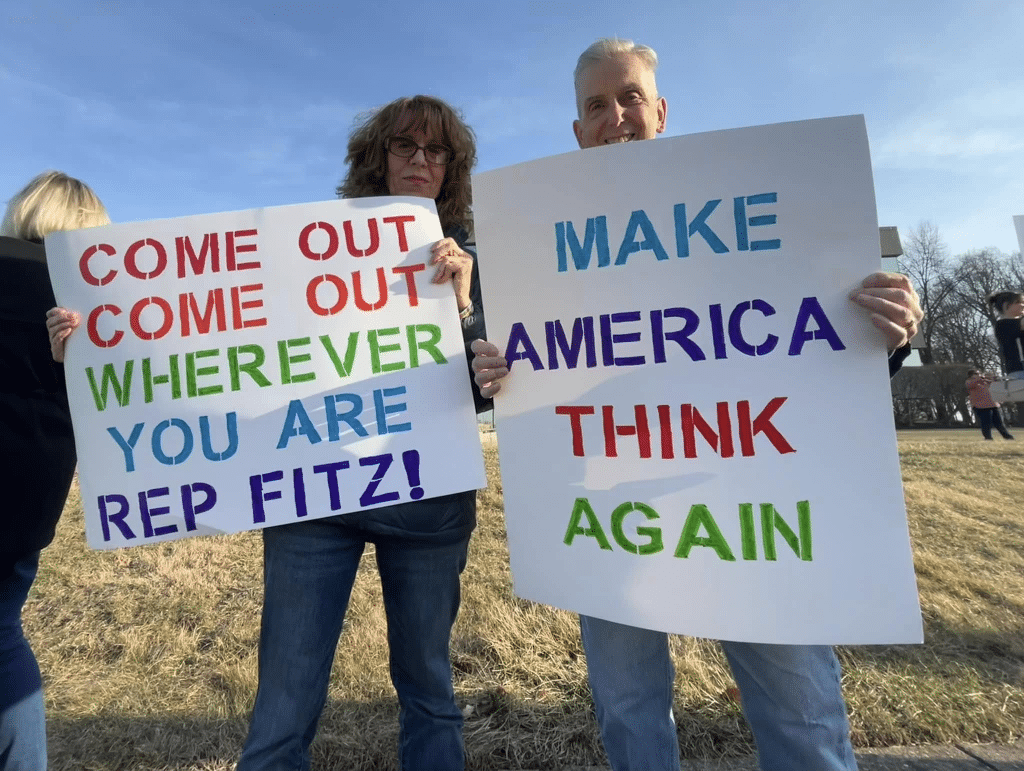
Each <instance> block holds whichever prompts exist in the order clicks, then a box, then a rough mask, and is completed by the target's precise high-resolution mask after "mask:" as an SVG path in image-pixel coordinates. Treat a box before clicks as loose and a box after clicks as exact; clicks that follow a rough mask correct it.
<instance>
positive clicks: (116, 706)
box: [25, 431, 1024, 771]
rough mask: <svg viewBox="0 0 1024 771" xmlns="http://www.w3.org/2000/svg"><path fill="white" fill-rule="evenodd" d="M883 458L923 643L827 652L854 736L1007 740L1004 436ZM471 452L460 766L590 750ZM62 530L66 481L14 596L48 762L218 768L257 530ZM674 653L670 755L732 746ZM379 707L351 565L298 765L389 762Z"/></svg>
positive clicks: (1016, 615) (179, 770)
mask: <svg viewBox="0 0 1024 771" xmlns="http://www.w3.org/2000/svg"><path fill="white" fill-rule="evenodd" d="M1020 433H1021V434H1022V436H1021V439H1022V440H1024V431H1021V432H1020ZM1018 446H1019V449H1018ZM900 452H901V455H902V458H903V473H904V483H905V485H906V492H907V505H908V510H909V513H910V529H911V534H912V537H913V541H914V546H915V563H916V566H917V572H918V581H919V585H920V590H921V601H922V606H923V609H924V615H925V622H926V643H925V645H923V646H900V647H870V648H846V649H843V650H842V651H841V654H840V655H841V657H842V659H843V664H844V668H845V680H844V682H845V692H846V696H847V699H848V701H849V706H850V710H851V714H852V723H853V732H854V741H855V743H856V744H858V745H860V746H882V745H890V744H913V743H929V742H945V741H962V742H985V741H1001V740H1009V739H1011V738H1015V737H1016V736H1019V735H1020V733H1021V731H1022V730H1024V729H1022V726H1024V517H1022V516H1021V510H1022V506H1021V501H1022V500H1024V474H1022V471H1024V441H1020V442H1019V445H1018V444H1017V443H1010V442H1002V441H1001V440H1000V441H998V442H982V441H981V438H980V435H978V434H977V433H976V432H932V433H925V432H919V433H916V434H915V433H908V434H904V435H902V436H901V438H900ZM486 457H487V468H488V473H489V476H490V481H491V483H490V487H489V488H488V490H486V491H482V492H481V493H480V525H479V528H478V530H477V532H476V535H475V536H474V538H473V542H472V546H471V551H470V562H469V566H468V568H467V569H466V574H465V578H464V603H463V609H462V613H461V615H460V617H459V621H458V624H457V625H456V628H455V633H454V639H453V646H452V657H453V661H454V665H455V673H456V692H457V695H458V698H459V700H460V704H461V705H463V706H464V707H465V710H466V712H467V713H468V719H467V721H466V749H467V753H468V760H469V767H470V768H471V769H495V768H559V767H563V766H566V765H573V764H590V763H599V762H603V755H602V753H601V750H600V745H599V741H598V737H597V729H596V725H595V723H594V720H593V717H592V713H591V704H590V699H589V694H588V690H587V686H586V666H585V663H584V661H583V657H582V650H581V648H580V642H579V633H578V629H577V626H576V621H575V617H574V616H573V615H571V614H569V613H565V612H562V611H557V610H553V609H551V608H547V607H543V606H538V605H534V604H532V603H528V602H524V601H521V600H518V599H516V598H515V597H513V596H512V594H511V591H510V575H509V570H508V554H507V551H506V547H505V529H504V523H503V520H502V502H501V482H500V479H499V475H498V469H497V459H496V455H495V452H494V450H493V448H491V449H488V450H487V452H486ZM82 529H83V526H82V515H81V510H80V506H79V501H78V500H77V498H76V497H75V496H73V497H72V499H71V500H69V502H68V506H67V510H66V512H65V516H64V519H63V521H62V523H61V526H60V528H59V531H58V535H57V540H56V541H55V543H54V544H53V545H52V546H51V547H50V548H49V549H48V550H47V551H46V552H45V553H44V559H43V564H42V568H41V572H40V577H39V579H38V581H37V582H36V585H35V588H34V590H33V593H32V596H31V598H30V600H29V603H28V605H27V607H26V609H25V622H26V628H27V631H28V634H29V635H30V637H31V639H32V641H33V645H34V647H35V649H36V652H37V654H38V656H39V659H40V664H41V666H42V669H43V671H44V675H45V678H46V682H47V686H46V695H47V707H48V710H49V732H50V753H51V767H52V768H53V769H55V770H56V771H63V770H64V769H69V770H70V769H75V771H79V770H80V769H89V770H94V771H100V770H102V771H112V770H113V769H133V770H135V769H147V770H153V771H156V770H157V769H161V770H166V771H172V770H173V771H184V769H196V770H198V769H203V770H204V771H225V770H226V769H230V768H233V763H234V761H235V759H236V757H237V755H238V752H239V748H240V747H241V743H242V740H243V738H244V733H245V727H246V719H247V715H248V710H249V708H250V705H251V701H252V698H253V695H254V693H255V689H256V642H257V635H258V626H259V609H260V599H261V597H260V595H261V584H260V541H259V537H258V534H255V533H246V534H241V535H234V536H226V537H219V538H201V539H194V540H187V541H179V542H175V543H172V544H163V545H155V546H149V547H136V548H132V549H126V550H121V551H116V552H103V553H100V552H90V551H88V550H87V549H86V548H85V545H84V542H83V537H82ZM673 646H674V652H675V655H676V663H677V668H678V676H677V682H676V694H677V696H676V706H675V711H676V716H677V719H678V722H679V736H680V740H681V743H682V746H683V752H684V755H686V756H689V757H701V756H702V757H713V756H720V755H725V754H734V753H739V752H745V751H748V750H749V749H750V739H749V734H748V732H747V729H746V726H745V724H744V722H743V719H742V717H741V715H740V711H739V707H738V705H737V704H736V702H735V700H733V699H732V698H730V697H729V695H728V689H729V688H730V687H731V685H732V681H731V678H730V676H729V673H728V669H727V668H726V666H725V664H724V661H723V659H722V656H721V654H720V652H719V650H718V648H717V646H716V645H715V644H713V643H710V642H708V641H704V640H694V639H689V638H679V639H675V640H674V641H673ZM396 714H397V706H396V702H395V699H394V693H393V691H392V689H391V685H390V682H389V681H388V674H387V665H386V641H385V638H384V625H383V614H382V610H381V599H380V589H379V586H378V582H377V579H376V573H375V569H374V567H373V561H372V559H370V560H364V565H363V567H362V568H361V570H360V574H359V577H358V580H357V583H356V587H355V590H354V591H353V595H352V604H351V608H350V610H349V616H348V623H347V626H346V630H345V633H344V635H343V637H342V641H341V645H340V646H339V649H338V655H337V658H336V661H335V666H334V672H333V675H332V680H331V691H330V698H329V702H328V706H327V709H326V710H325V712H324V716H323V720H322V722H321V726H320V732H319V735H318V737H317V740H316V743H315V745H314V746H315V761H314V766H315V767H318V768H324V769H326V768H345V769H393V768H395V751H394V747H395V741H396V735H397V729H396V725H395V722H396V721H395V717H396Z"/></svg>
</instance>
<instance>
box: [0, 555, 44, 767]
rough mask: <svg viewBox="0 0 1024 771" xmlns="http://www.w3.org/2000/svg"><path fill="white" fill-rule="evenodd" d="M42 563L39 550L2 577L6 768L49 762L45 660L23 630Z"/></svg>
mask: <svg viewBox="0 0 1024 771" xmlns="http://www.w3.org/2000/svg"><path fill="white" fill-rule="evenodd" d="M38 567H39V552H37V551H36V552H32V553H31V554H28V555H26V556H24V557H22V558H21V559H20V560H19V561H18V562H16V563H14V569H13V572H12V573H11V575H10V576H8V577H7V578H3V579H0V770H2V771H36V770H37V769H45V768H46V717H45V715H44V713H43V681H42V678H41V677H40V675H39V664H38V663H36V657H35V654H33V653H32V649H31V648H30V647H29V644H28V640H26V639H25V635H24V634H23V633H22V628H21V609H22V607H24V605H25V600H26V598H27V597H28V590H29V589H30V588H31V586H32V581H33V580H34V579H35V577H36V570H37V569H38Z"/></svg>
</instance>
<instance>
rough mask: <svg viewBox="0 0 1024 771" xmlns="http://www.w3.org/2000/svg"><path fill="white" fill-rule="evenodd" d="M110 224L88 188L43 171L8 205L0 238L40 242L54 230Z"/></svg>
mask: <svg viewBox="0 0 1024 771" xmlns="http://www.w3.org/2000/svg"><path fill="white" fill-rule="evenodd" d="M109 224H110V217H109V216H108V215H107V210H106V209H105V208H104V206H103V203H102V202H101V201H100V199H99V198H97V196H96V194H95V193H94V192H93V191H92V190H90V189H89V186H88V185H86V184H85V183H84V182H82V181H80V180H77V179H75V178H74V177H69V176H68V175H67V174H64V173H63V172H60V171H44V172H43V173H42V174H40V175H39V176H37V177H35V178H34V179H33V180H32V181H31V182H29V183H28V184H27V185H25V187H23V188H22V189H21V190H20V191H19V192H18V193H17V194H16V195H15V196H14V197H13V198H11V200H10V201H9V202H8V203H7V212H6V213H5V214H4V220H3V223H2V224H0V235H4V236H12V237H14V238H21V239H24V240H26V241H42V240H43V238H45V237H46V236H47V235H48V234H49V233H53V232H54V231H57V230H78V229H79V228H91V227H96V226H97V225H109Z"/></svg>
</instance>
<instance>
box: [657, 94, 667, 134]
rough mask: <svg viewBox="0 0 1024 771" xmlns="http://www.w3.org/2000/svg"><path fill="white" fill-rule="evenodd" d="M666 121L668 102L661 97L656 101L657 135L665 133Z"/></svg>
mask: <svg viewBox="0 0 1024 771" xmlns="http://www.w3.org/2000/svg"><path fill="white" fill-rule="evenodd" d="M667 120H668V102H667V101H665V97H661V98H660V99H659V100H658V133H659V134H661V133H663V132H664V131H665V124H666V122H667Z"/></svg>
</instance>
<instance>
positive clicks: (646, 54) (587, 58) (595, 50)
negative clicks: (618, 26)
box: [573, 37, 658, 100]
mask: <svg viewBox="0 0 1024 771" xmlns="http://www.w3.org/2000/svg"><path fill="white" fill-rule="evenodd" d="M623 54H633V55H634V56H636V57H637V58H639V59H640V61H642V62H643V63H644V65H645V66H646V67H647V69H649V70H650V71H651V72H655V71H657V69H658V54H656V53H655V52H654V49H653V48H650V47H649V46H645V45H640V44H639V43H634V42H633V41H632V40H623V39H622V38H617V37H603V38H601V39H600V40H598V41H596V42H594V43H592V44H591V45H590V46H589V47H588V48H587V50H586V51H584V52H583V53H581V54H580V58H579V60H578V61H577V62H576V72H575V75H574V77H573V83H574V85H575V87H576V95H577V100H578V97H579V88H580V78H582V77H583V73H584V72H586V71H587V68H588V67H591V66H592V65H594V64H597V63H598V62H600V61H604V60H605V59H612V58H614V57H616V56H622V55H623Z"/></svg>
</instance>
